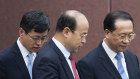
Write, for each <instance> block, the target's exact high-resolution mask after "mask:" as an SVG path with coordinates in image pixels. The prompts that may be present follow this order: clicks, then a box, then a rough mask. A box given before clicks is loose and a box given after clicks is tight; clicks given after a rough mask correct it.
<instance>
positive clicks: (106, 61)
mask: <svg viewBox="0 0 140 79" xmlns="http://www.w3.org/2000/svg"><path fill="white" fill-rule="evenodd" d="M97 50H98V51H99V52H98V53H99V57H100V59H101V62H102V64H103V66H104V68H105V69H106V71H107V72H108V73H110V75H111V76H112V79H121V76H120V74H119V72H118V70H117V69H116V67H115V66H114V64H113V62H112V61H111V59H110V58H109V56H108V55H107V53H106V52H105V50H104V48H103V47H102V43H101V44H100V45H99V47H98V48H97Z"/></svg>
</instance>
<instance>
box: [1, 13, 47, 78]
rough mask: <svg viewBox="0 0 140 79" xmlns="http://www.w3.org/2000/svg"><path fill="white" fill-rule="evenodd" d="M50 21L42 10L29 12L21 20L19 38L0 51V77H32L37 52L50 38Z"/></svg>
mask: <svg viewBox="0 0 140 79" xmlns="http://www.w3.org/2000/svg"><path fill="white" fill-rule="evenodd" d="M49 29H50V23H49V19H48V16H47V15H46V14H45V13H44V12H42V11H29V12H27V13H26V14H25V15H24V16H23V17H22V20H21V22H20V28H19V35H20V37H19V38H18V40H17V41H16V42H15V43H14V44H13V45H12V46H10V47H8V48H6V49H4V50H3V51H2V52H0V79H32V64H33V61H34V59H35V57H36V52H38V50H39V49H40V48H41V47H42V46H43V45H44V44H45V42H46V41H47V39H48V36H47V35H48V32H49Z"/></svg>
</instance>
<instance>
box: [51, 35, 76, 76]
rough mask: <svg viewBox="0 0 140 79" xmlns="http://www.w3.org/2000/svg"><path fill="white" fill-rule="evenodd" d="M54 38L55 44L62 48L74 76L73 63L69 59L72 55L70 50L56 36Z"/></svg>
mask: <svg viewBox="0 0 140 79" xmlns="http://www.w3.org/2000/svg"><path fill="white" fill-rule="evenodd" d="M52 40H53V41H54V43H55V45H56V46H57V47H58V48H59V49H60V51H61V52H62V54H63V55H64V57H65V59H66V61H67V63H68V65H69V67H70V69H71V71H72V74H73V76H74V72H73V69H72V65H71V61H70V59H69V56H70V52H69V51H68V50H67V49H66V48H65V47H64V46H63V45H62V44H61V43H60V42H59V41H57V40H56V39H55V38H54V37H53V38H52ZM74 77H75V76H74Z"/></svg>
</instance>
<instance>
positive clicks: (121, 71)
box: [115, 53, 128, 79]
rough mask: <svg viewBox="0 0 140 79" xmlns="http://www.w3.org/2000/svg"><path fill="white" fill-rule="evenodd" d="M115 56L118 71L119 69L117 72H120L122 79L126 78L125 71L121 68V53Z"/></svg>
mask: <svg viewBox="0 0 140 79" xmlns="http://www.w3.org/2000/svg"><path fill="white" fill-rule="evenodd" d="M115 58H116V59H117V64H118V71H119V73H120V75H121V77H122V79H128V78H127V76H126V73H125V71H124V68H123V66H122V60H121V58H122V55H121V53H118V54H117V55H116V56H115Z"/></svg>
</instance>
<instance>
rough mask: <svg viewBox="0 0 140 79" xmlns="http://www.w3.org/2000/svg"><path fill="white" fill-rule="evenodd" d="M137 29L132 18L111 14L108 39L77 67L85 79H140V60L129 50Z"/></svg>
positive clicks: (106, 35) (105, 27)
mask: <svg viewBox="0 0 140 79" xmlns="http://www.w3.org/2000/svg"><path fill="white" fill-rule="evenodd" d="M133 29H134V22H133V19H132V17H131V16H130V14H128V13H127V12H124V11H113V12H110V13H109V14H108V15H107V16H106V18H105V20H104V31H105V39H104V40H103V41H102V42H101V44H100V45H99V46H98V47H97V48H96V49H94V50H93V51H91V52H90V53H89V54H88V55H87V56H85V57H84V58H82V59H81V60H80V61H79V62H78V64H77V67H78V71H79V73H80V76H81V79H140V77H139V75H138V74H139V62H138V58H137V56H136V55H135V54H134V53H132V52H130V51H128V50H127V47H128V46H129V44H130V42H131V41H132V40H133V39H134V38H135V33H134V32H133Z"/></svg>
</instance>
